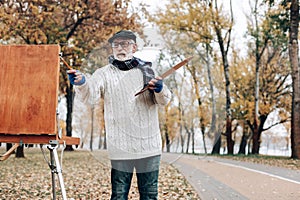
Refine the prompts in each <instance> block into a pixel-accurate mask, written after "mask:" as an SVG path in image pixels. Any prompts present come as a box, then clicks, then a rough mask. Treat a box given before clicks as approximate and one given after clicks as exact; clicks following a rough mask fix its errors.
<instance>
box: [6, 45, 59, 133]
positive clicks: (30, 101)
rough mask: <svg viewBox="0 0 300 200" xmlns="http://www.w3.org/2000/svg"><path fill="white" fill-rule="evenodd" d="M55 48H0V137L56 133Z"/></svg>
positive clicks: (8, 46)
mask: <svg viewBox="0 0 300 200" xmlns="http://www.w3.org/2000/svg"><path fill="white" fill-rule="evenodd" d="M59 52H60V47H59V45H3V46H0V137H1V134H30V135H34V134H38V135H41V134H56V129H57V127H56V108H57V97H58V83H59Z"/></svg>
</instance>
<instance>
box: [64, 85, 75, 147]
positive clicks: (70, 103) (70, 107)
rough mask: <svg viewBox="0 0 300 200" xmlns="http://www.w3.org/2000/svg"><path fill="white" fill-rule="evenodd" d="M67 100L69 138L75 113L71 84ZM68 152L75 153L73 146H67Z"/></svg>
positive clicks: (67, 90)
mask: <svg viewBox="0 0 300 200" xmlns="http://www.w3.org/2000/svg"><path fill="white" fill-rule="evenodd" d="M66 92H67V94H66V99H67V120H66V124H67V127H66V129H67V136H70V137H71V136H72V113H73V100H74V95H73V85H71V84H70V87H67V89H66ZM65 150H66V151H74V149H73V147H72V145H67V146H66V149H65Z"/></svg>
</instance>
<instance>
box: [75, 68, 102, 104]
mask: <svg viewBox="0 0 300 200" xmlns="http://www.w3.org/2000/svg"><path fill="white" fill-rule="evenodd" d="M101 71H102V70H100V69H98V70H97V71H96V72H95V73H94V74H93V75H92V76H91V77H88V78H86V82H85V83H84V84H83V85H80V86H75V95H76V97H77V98H78V100H79V101H81V102H82V103H86V104H89V105H94V104H97V103H99V101H100V99H101V93H103V89H104V76H103V74H102V73H101Z"/></svg>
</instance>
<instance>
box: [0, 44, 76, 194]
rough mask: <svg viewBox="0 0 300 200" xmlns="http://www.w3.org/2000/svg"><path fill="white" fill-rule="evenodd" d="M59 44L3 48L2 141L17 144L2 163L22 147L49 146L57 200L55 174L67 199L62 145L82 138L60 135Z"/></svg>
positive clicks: (0, 74) (0, 81)
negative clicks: (61, 165)
mask: <svg viewBox="0 0 300 200" xmlns="http://www.w3.org/2000/svg"><path fill="white" fill-rule="evenodd" d="M59 53H60V47H59V45H2V46H0V142H3V143H14V145H13V147H12V148H11V149H9V150H8V151H7V152H6V153H5V154H3V155H2V156H0V161H3V160H6V159H7V158H8V157H9V155H10V154H11V153H12V152H13V151H14V150H15V149H16V148H17V147H18V146H19V145H22V144H41V145H43V144H46V145H47V148H48V149H49V151H50V159H51V163H50V164H51V166H50V167H51V168H52V169H51V173H52V184H53V185H52V190H53V199H56V194H55V181H54V180H55V176H54V175H55V174H57V175H58V178H59V183H60V188H61V191H62V196H63V199H67V197H66V192H65V188H64V182H63V178H62V173H61V167H60V163H59V159H58V155H57V151H56V149H57V147H58V145H59V144H67V145H78V144H79V142H80V140H79V138H74V137H66V136H61V135H59V134H58V128H57V124H58V123H57V113H56V109H57V102H58V84H59V71H60V69H59Z"/></svg>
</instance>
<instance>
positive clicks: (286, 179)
mask: <svg viewBox="0 0 300 200" xmlns="http://www.w3.org/2000/svg"><path fill="white" fill-rule="evenodd" d="M214 162H216V163H219V164H221V165H227V166H231V167H236V168H241V169H245V170H248V171H252V172H256V173H260V174H264V175H267V176H271V177H274V178H278V179H281V180H284V181H289V182H292V183H296V184H299V185H300V182H299V181H294V180H291V179H288V178H284V177H281V176H277V175H274V174H270V173H267V172H262V171H259V170H255V169H251V168H248V167H243V166H240V165H233V164H229V163H223V162H219V161H214Z"/></svg>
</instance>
